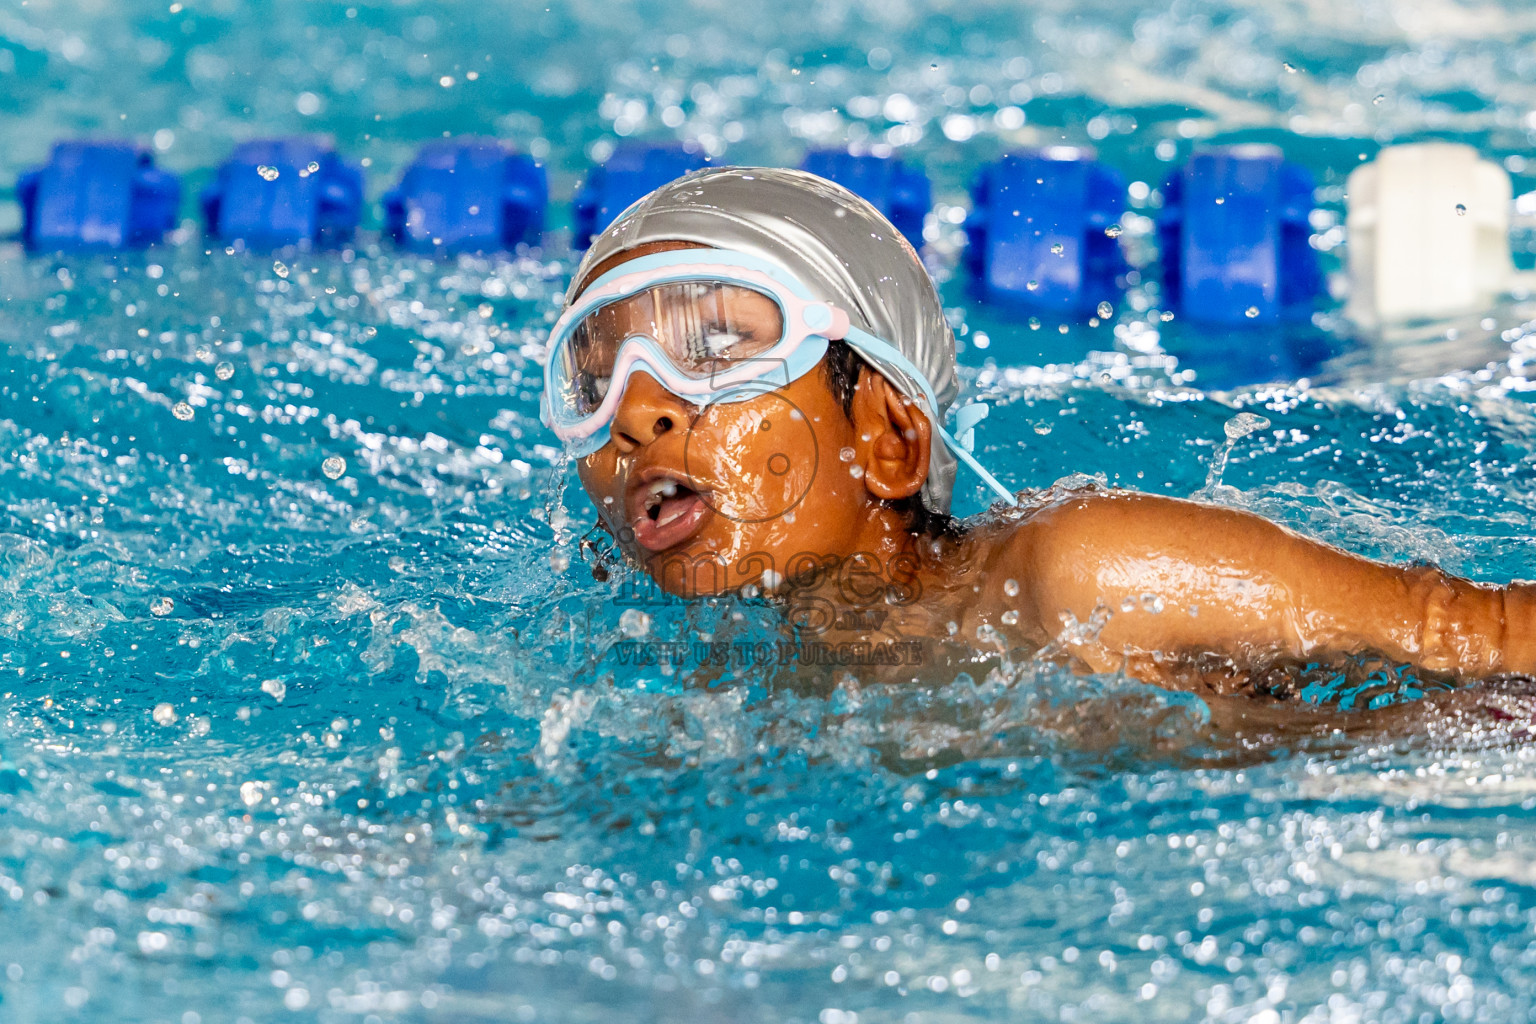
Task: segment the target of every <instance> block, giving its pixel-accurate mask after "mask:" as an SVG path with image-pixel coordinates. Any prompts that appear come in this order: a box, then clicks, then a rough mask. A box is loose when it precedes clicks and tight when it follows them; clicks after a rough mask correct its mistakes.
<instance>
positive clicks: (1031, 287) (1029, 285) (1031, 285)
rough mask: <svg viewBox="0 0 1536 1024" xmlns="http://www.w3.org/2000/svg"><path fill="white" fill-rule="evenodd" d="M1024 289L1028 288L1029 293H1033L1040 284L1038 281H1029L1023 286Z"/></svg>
mask: <svg viewBox="0 0 1536 1024" xmlns="http://www.w3.org/2000/svg"><path fill="white" fill-rule="evenodd" d="M1024 287H1025V288H1028V289H1029V290H1030V291H1034V290H1035V289H1036V288H1039V287H1040V282H1039V281H1030V282H1028V283H1026V284H1025V285H1024Z"/></svg>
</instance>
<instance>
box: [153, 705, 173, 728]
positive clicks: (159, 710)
mask: <svg viewBox="0 0 1536 1024" xmlns="http://www.w3.org/2000/svg"><path fill="white" fill-rule="evenodd" d="M154 715H155V724H156V725H175V724H176V709H175V708H174V707H172V706H171V705H169V704H156V705H155V711H154Z"/></svg>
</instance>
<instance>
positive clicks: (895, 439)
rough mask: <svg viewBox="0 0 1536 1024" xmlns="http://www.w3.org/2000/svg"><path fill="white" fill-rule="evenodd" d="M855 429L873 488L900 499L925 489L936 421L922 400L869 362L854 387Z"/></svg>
mask: <svg viewBox="0 0 1536 1024" xmlns="http://www.w3.org/2000/svg"><path fill="white" fill-rule="evenodd" d="M853 429H854V435H855V438H856V440H857V447H856V448H855V451H856V452H857V453H858V456H859V459H858V461H859V465H861V466H863V467H864V485H865V486H866V487H868V488H869V492H870V493H871V494H873V495H874V496H875V497H877V498H886V499H889V500H896V499H899V498H907V497H910V496H912V495H914V494H916V493H917V492H918V491H920V490H922V487H923V481H924V480H926V479H928V456H929V454H930V453H931V451H932V445H933V426H932V424H930V423H929V422H928V417H927V416H925V415H924V414H923V410H922V409H921V408H920V407H919V406H918V405H917V403H915V402H913V401H912V400H911V399H910V398H908V397H907V396H906V395H903V394H902V393H901V392H900V391H897V390H896V388H895V386H894V385H892V384H891V382H890V381H888V380H886V379H885V378H884V377H882V376H881V375H880V374H878V373H875V372H874V371H873V370H871V369H869V368H868V367H860V368H859V383H858V385H857V386H856V387H855V389H854V392H853ZM866 439H867V440H866Z"/></svg>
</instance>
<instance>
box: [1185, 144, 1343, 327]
mask: <svg viewBox="0 0 1536 1024" xmlns="http://www.w3.org/2000/svg"><path fill="white" fill-rule="evenodd" d="M1313 188H1314V184H1313V180H1312V175H1311V174H1310V173H1308V172H1307V170H1306V169H1305V168H1303V167H1301V166H1299V165H1297V164H1293V163H1288V162H1287V161H1286V160H1285V157H1284V155H1283V154H1282V153H1281V152H1280V149H1279V148H1278V147H1276V146H1268V145H1254V144H1244V145H1236V146H1224V147H1219V148H1214V149H1209V150H1206V151H1204V152H1200V153H1196V154H1195V155H1194V156H1193V157H1191V158H1190V161H1189V162H1188V163H1187V164H1185V165H1184V166H1183V167H1182V168H1180V169H1179V170H1178V171H1176V172H1175V173H1174V174H1173V176H1172V177H1171V178H1169V179H1168V183H1167V185H1166V186H1165V187H1164V189H1163V210H1162V214H1161V216H1160V218H1159V221H1158V235H1159V241H1160V243H1161V248H1162V258H1163V285H1164V290H1165V293H1166V298H1167V301H1168V302H1169V303H1170V304H1171V305H1172V307H1173V308H1174V309H1177V310H1178V311H1179V312H1180V313H1181V314H1182V315H1183V316H1185V317H1186V318H1188V319H1190V320H1196V321H1201V322H1205V323H1218V324H1240V323H1252V322H1258V323H1278V322H1280V321H1281V320H1283V319H1295V318H1304V317H1305V316H1306V315H1307V313H1308V312H1309V311H1310V304H1311V302H1312V299H1313V298H1314V297H1315V296H1316V295H1317V293H1318V291H1319V290H1320V287H1321V276H1320V274H1319V272H1318V265H1317V253H1316V251H1315V250H1313V248H1312V247H1311V245H1310V244H1308V237H1309V235H1310V233H1311V226H1310V223H1309V217H1310V215H1311V213H1312V195H1313Z"/></svg>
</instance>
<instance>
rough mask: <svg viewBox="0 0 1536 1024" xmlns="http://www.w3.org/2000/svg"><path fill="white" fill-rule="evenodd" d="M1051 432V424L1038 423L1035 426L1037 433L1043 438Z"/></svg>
mask: <svg viewBox="0 0 1536 1024" xmlns="http://www.w3.org/2000/svg"><path fill="white" fill-rule="evenodd" d="M1050 432H1051V425H1050V424H1049V423H1036V424H1035V433H1037V434H1039V435H1041V436H1042V437H1043V436H1045V435H1046V434H1049V433H1050Z"/></svg>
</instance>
